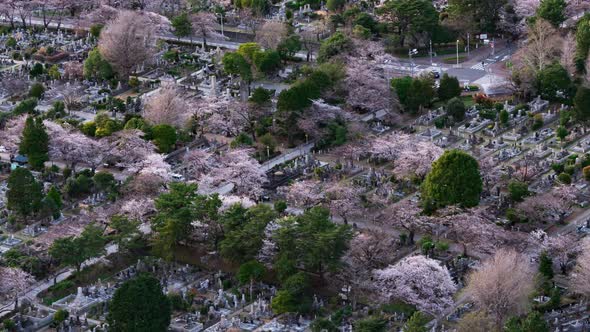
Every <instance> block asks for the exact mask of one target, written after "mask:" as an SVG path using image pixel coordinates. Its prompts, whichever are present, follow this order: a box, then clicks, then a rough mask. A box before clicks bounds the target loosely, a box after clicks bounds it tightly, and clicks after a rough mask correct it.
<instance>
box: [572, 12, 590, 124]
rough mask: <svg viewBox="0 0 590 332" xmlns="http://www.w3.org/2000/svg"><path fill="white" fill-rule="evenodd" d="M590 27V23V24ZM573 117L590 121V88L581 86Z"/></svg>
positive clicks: (575, 100) (575, 98) (577, 94)
mask: <svg viewBox="0 0 590 332" xmlns="http://www.w3.org/2000/svg"><path fill="white" fill-rule="evenodd" d="M588 25H590V22H589V24H588ZM573 116H574V118H575V119H576V120H578V121H580V122H586V121H588V120H590V88H587V87H584V86H579V87H578V91H577V92H576V96H575V97H574V109H573Z"/></svg>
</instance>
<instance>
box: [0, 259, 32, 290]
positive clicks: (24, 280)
mask: <svg viewBox="0 0 590 332" xmlns="http://www.w3.org/2000/svg"><path fill="white" fill-rule="evenodd" d="M34 281H35V278H33V276H31V275H30V274H28V273H26V272H24V271H23V270H21V269H18V268H12V267H4V266H0V296H1V297H4V298H14V297H16V296H17V294H19V293H22V292H23V291H25V290H26V289H27V288H28V287H29V286H30V285H32V284H33V282H34Z"/></svg>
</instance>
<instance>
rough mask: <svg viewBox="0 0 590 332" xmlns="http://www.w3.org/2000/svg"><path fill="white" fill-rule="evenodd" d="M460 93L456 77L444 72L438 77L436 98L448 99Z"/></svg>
mask: <svg viewBox="0 0 590 332" xmlns="http://www.w3.org/2000/svg"><path fill="white" fill-rule="evenodd" d="M460 95H461V85H459V80H458V79H457V77H455V76H449V74H447V73H444V75H443V77H442V78H441V79H440V86H439V87H438V98H439V99H440V100H449V99H451V98H454V97H459V96H460Z"/></svg>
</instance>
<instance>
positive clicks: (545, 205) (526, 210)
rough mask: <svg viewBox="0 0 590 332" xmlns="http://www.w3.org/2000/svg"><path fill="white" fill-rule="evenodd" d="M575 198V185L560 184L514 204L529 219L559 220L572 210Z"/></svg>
mask: <svg viewBox="0 0 590 332" xmlns="http://www.w3.org/2000/svg"><path fill="white" fill-rule="evenodd" d="M575 199H576V189H575V187H572V186H566V185H561V186H558V187H555V188H553V189H552V190H551V191H548V192H545V193H542V194H537V195H535V196H530V197H527V198H525V200H524V201H523V202H521V203H519V204H518V205H516V210H517V211H519V213H520V214H521V215H522V217H523V218H527V219H529V220H531V221H536V222H561V221H562V220H563V219H564V218H565V217H566V216H567V215H568V214H570V213H571V212H572V208H573V205H574V202H575Z"/></svg>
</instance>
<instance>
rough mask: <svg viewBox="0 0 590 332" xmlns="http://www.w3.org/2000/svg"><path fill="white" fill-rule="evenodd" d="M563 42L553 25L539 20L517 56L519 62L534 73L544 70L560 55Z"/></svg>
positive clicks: (530, 30)
mask: <svg viewBox="0 0 590 332" xmlns="http://www.w3.org/2000/svg"><path fill="white" fill-rule="evenodd" d="M560 46H561V41H560V37H559V35H558V34H557V32H556V30H555V28H553V26H552V25H551V23H549V22H547V21H545V20H543V19H538V20H536V21H535V23H534V24H533V25H531V26H530V27H529V32H528V39H527V43H526V45H525V46H524V47H522V48H521V49H519V51H518V52H517V53H516V54H515V58H516V61H517V62H522V64H523V65H524V66H525V67H526V68H528V69H529V70H530V71H532V72H533V73H536V72H538V71H540V70H543V69H544V68H545V67H546V66H547V65H549V64H551V63H552V62H553V61H555V59H556V58H557V57H558V56H559V54H560Z"/></svg>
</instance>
